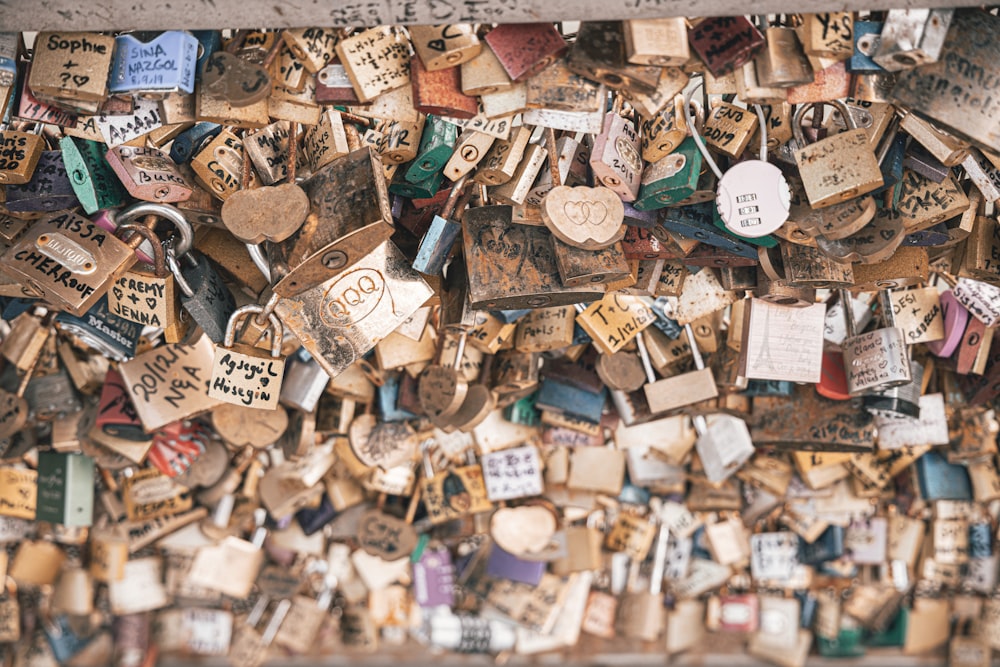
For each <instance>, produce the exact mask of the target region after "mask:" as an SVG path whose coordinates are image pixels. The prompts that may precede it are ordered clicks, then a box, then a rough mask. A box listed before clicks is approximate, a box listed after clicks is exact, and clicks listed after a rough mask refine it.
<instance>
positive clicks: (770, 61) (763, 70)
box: [754, 26, 813, 88]
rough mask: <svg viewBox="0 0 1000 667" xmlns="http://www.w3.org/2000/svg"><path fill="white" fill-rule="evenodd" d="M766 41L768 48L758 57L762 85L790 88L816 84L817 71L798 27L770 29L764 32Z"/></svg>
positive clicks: (757, 68)
mask: <svg viewBox="0 0 1000 667" xmlns="http://www.w3.org/2000/svg"><path fill="white" fill-rule="evenodd" d="M764 40H765V44H764V49H763V50H762V51H761V52H760V53H758V54H757V55H756V56H755V57H754V68H755V69H756V72H757V80H758V81H759V82H760V85H762V86H773V87H777V88H790V87H791V86H797V85H801V84H804V83H812V81H813V68H812V66H811V65H810V64H809V60H808V59H807V58H806V56H805V53H804V52H803V50H802V44H801V43H800V42H799V38H798V36H797V34H796V30H795V28H785V27H781V26H768V27H767V28H765V29H764Z"/></svg>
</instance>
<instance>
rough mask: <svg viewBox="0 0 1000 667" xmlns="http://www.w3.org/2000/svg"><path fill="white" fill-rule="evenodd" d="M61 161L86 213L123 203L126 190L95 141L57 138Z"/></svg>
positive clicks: (99, 145)
mask: <svg viewBox="0 0 1000 667" xmlns="http://www.w3.org/2000/svg"><path fill="white" fill-rule="evenodd" d="M59 148H60V149H61V150H62V158H63V162H64V163H65V165H66V171H67V173H68V174H69V181H70V185H71V186H72V187H73V192H74V193H75V194H76V198H77V200H78V201H79V202H80V205H81V206H83V210H84V212H85V213H87V214H88V215H90V214H93V213H95V212H97V211H98V210H100V209H109V208H116V207H119V206H121V205H122V204H124V203H125V198H126V196H127V193H126V191H125V188H124V187H123V186H122V183H121V181H120V180H119V179H118V177H117V176H116V175H115V173H114V172H113V171H112V170H111V167H110V166H109V165H108V163H107V161H106V160H105V159H104V150H103V149H102V147H101V144H99V143H98V142H96V141H88V140H86V139H76V138H74V137H63V138H62V139H60V140H59Z"/></svg>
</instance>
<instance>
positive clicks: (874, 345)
mask: <svg viewBox="0 0 1000 667" xmlns="http://www.w3.org/2000/svg"><path fill="white" fill-rule="evenodd" d="M850 298H851V297H850V292H849V291H848V290H846V289H842V290H840V299H841V302H842V303H851V301H850ZM844 313H845V319H844V322H845V323H846V325H847V338H845V339H844V342H843V343H842V344H841V351H842V353H843V355H844V370H845V371H846V373H847V391H848V393H849V394H850V395H851V396H861V395H862V394H865V393H867V392H870V391H878V390H884V389H891V388H892V387H898V386H900V385H904V384H907V383H909V382H910V381H911V380H912V379H913V376H912V375H911V373H910V360H909V357H908V356H907V353H906V338H905V337H904V335H903V331H902V329H900V328H898V327H896V326H893V325H892V324H890V325H889V326H887V327H883V328H881V329H874V330H872V331H869V332H867V333H862V334H858V333H857V332H856V331H855V327H854V318H853V317H851V316H847V309H845V310H844ZM884 314H885V315H886V317H887V319H889V321H890V322H891V319H890V318H891V317H892V315H891V314H892V308H891V307H890V308H889V309H888V311H887V312H885V313H884Z"/></svg>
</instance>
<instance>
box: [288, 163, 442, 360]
mask: <svg viewBox="0 0 1000 667" xmlns="http://www.w3.org/2000/svg"><path fill="white" fill-rule="evenodd" d="M345 159H346V158H345ZM333 164H336V162H334V163H333ZM379 224H380V225H384V224H385V223H384V222H381V223H379ZM338 253H339V255H338ZM317 255H318V256H317ZM345 255H346V253H343V252H341V251H340V250H339V249H333V250H331V251H329V252H321V253H317V254H316V255H314V256H313V258H312V260H310V261H312V262H313V264H312V265H310V262H306V264H305V265H304V266H300V267H297V268H296V270H295V271H292V272H291V273H289V274H288V275H287V276H286V277H285V278H284V280H285V281H287V282H288V284H289V285H290V286H291V288H292V289H293V290H295V293H294V294H289V295H287V296H279V298H278V302H277V305H276V306H275V312H276V313H277V315H278V317H279V318H280V319H281V320H282V322H284V323H285V326H287V327H288V328H289V329H290V330H291V331H292V333H294V334H295V335H296V337H297V338H298V339H299V340H300V341H301V343H302V345H303V347H305V348H306V350H308V351H309V353H310V354H311V355H312V356H313V358H314V359H316V360H317V361H318V362H319V363H320V364H321V365H322V366H323V367H324V369H325V370H326V371H327V372H328V373H329V374H330V375H331V377H335V376H337V375H339V374H340V373H342V372H343V371H345V370H346V369H347V368H348V367H349V366H350V365H351V364H352V363H354V361H356V360H357V359H359V358H361V357H362V356H363V355H365V354H367V353H368V352H369V351H371V349H372V348H373V347H374V346H375V345H376V344H377V343H378V342H379V341H380V340H382V339H383V338H385V336H387V335H388V334H389V333H390V332H392V331H393V330H395V329H396V327H398V326H399V325H400V324H402V323H403V322H404V321H405V320H406V319H407V318H408V317H410V315H412V314H413V313H414V312H416V311H417V310H418V309H419V308H420V307H421V306H423V305H424V302H425V301H426V300H427V299H428V298H429V297H430V296H431V293H432V291H431V288H430V287H429V286H428V285H427V283H426V282H425V281H424V280H423V279H422V278H421V277H420V275H419V274H418V273H416V272H415V271H413V269H412V268H411V267H410V265H409V262H407V261H406V259H405V258H404V257H403V255H402V253H401V252H400V251H399V250H398V249H397V248H396V246H395V245H394V244H392V243H391V242H384V243H382V244H381V245H379V246H377V247H376V248H374V249H373V250H372V251H370V252H369V253H368V254H367V255H365V256H360V257H359V258H358V261H357V262H356V263H354V264H352V265H351V266H350V267H348V268H347V269H346V270H343V271H341V270H340V269H341V267H342V265H341V264H340V263H339V261H340V259H342V258H343V257H344V256H345ZM323 259H328V260H332V259H336V260H337V262H334V261H328V262H326V263H327V264H328V265H329V266H332V267H333V268H326V267H324V263H323V262H322V260H323ZM303 271H304V273H303ZM310 272H311V273H310ZM305 273H308V274H309V275H310V277H309V278H308V280H307V279H305V278H303V277H302V275H304V274H305ZM300 274H301V275H300ZM317 278H319V280H317ZM300 280H301V281H302V282H301V283H300V282H299V281H300ZM280 287H281V284H280V283H279V284H278V285H277V286H276V288H275V289H276V291H277V290H278V289H280ZM331 329H332V330H331Z"/></svg>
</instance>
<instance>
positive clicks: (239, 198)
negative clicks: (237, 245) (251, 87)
mask: <svg viewBox="0 0 1000 667" xmlns="http://www.w3.org/2000/svg"><path fill="white" fill-rule="evenodd" d="M284 124H285V123H284V121H279V123H276V124H275V125H273V126H269V127H272V128H274V129H273V132H272V133H267V129H268V128H264V129H263V130H261V132H260V133H257V134H254V135H251V136H250V137H245V138H244V142H243V147H244V151H245V152H246V156H245V157H244V158H243V177H242V179H241V186H242V188H243V189H241V190H239V191H237V192H234V193H233V194H232V195H230V196H229V197H227V198H226V200H225V202H223V204H222V222H223V224H225V225H226V229H228V230H229V231H230V233H232V234H233V236H235V237H236V238H237V239H239V240H240V241H242V242H244V243H254V244H256V243H261V242H263V241H265V240H267V241H270V242H272V243H281V242H282V241H285V240H286V239H288V238H289V237H290V236H292V235H293V234H295V232H297V231H298V230H299V228H300V227H301V226H302V224H303V222H304V221H305V218H306V216H307V215H308V214H309V197H308V195H307V194H306V192H305V191H304V190H303V189H302V188H300V187H299V186H298V184H296V182H295V165H296V156H297V155H298V133H297V127H298V124H297V123H292V124H291V129H290V130H289V131H288V132H286V133H285V134H284V139H285V141H284V142H282V141H281V138H282V137H281V134H282V131H281V125H284ZM282 143H287V145H288V150H287V155H286V152H285V151H284V150H282V149H281V145H282ZM269 145H274V149H273V151H267V149H266V148H263V147H266V146H269ZM265 153H270V154H269V155H268V154H265ZM248 158H250V159H253V161H254V163H255V164H256V165H257V167H258V171H259V170H260V167H261V165H262V164H264V165H270V167H269V168H272V169H274V171H273V172H266V171H265V174H264V175H262V176H261V180H262V181H264V182H265V183H267V184H268V185H267V186H265V187H261V188H256V189H252V190H251V189H247V188H248V186H249V181H250V179H249V169H250V165H249V162H248ZM285 177H287V179H288V181H287V182H286V183H282V184H281V185H272V184H273V183H275V182H277V181H278V180H280V179H283V178H285ZM278 202H280V203H281V213H280V214H279V213H277V209H278ZM178 254H183V252H180V253H178Z"/></svg>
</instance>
